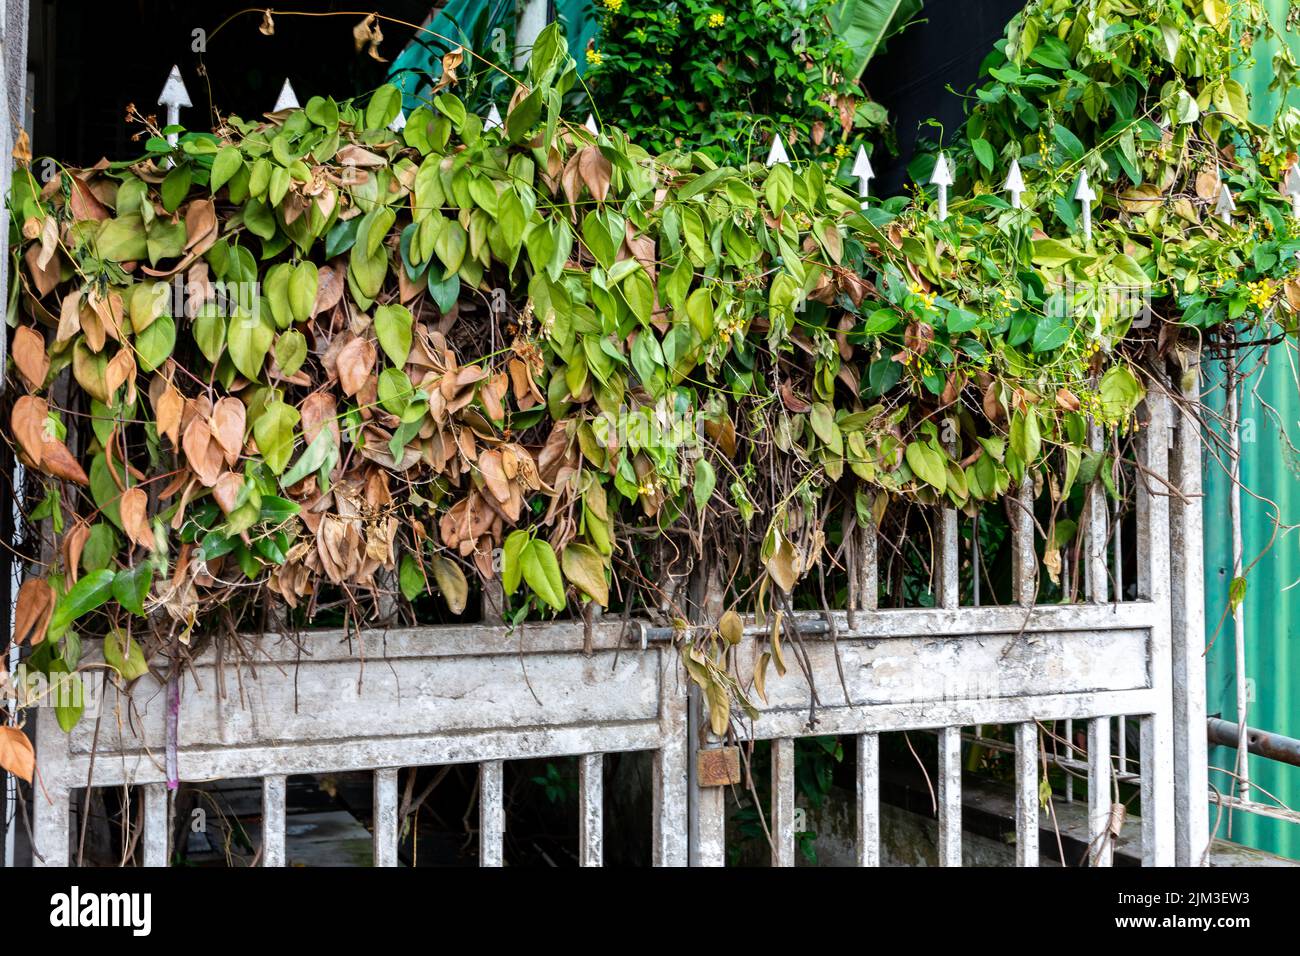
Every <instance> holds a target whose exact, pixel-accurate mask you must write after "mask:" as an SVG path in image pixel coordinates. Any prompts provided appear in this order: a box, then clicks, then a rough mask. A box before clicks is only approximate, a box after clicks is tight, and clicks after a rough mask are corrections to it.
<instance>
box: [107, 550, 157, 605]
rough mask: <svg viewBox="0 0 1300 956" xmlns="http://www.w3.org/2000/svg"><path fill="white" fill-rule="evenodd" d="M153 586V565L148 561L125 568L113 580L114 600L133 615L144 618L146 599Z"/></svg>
mask: <svg viewBox="0 0 1300 956" xmlns="http://www.w3.org/2000/svg"><path fill="white" fill-rule="evenodd" d="M152 584H153V565H151V564H149V563H148V562H147V561H145V562H141V563H140V564H137V565H136V566H135V567H134V568H124V569H123V570H121V571H118V572H117V574H116V575H115V576H114V578H113V600H115V601H117V603H118V604H120V605H122V607H124V608H126V609H127V610H128V611H130V612H131V613H132V614H139V615H140V616H141V617H143V616H144V602H145V598H147V597H148V596H149V588H150V586H151V585H152Z"/></svg>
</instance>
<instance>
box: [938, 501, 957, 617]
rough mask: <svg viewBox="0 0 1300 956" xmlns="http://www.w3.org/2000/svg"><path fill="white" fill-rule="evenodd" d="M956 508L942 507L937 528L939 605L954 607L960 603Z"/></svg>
mask: <svg viewBox="0 0 1300 956" xmlns="http://www.w3.org/2000/svg"><path fill="white" fill-rule="evenodd" d="M957 540H958V537H957V510H956V509H955V508H944V509H943V516H942V518H941V524H940V529H939V595H938V596H939V606H940V607H943V608H956V607H958V606H959V605H960V603H961V592H960V591H959V589H958V578H957V573H958V572H957V569H958V567H960V561H961V553H960V551H959V550H958V546H957Z"/></svg>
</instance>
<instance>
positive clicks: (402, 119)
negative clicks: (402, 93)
mask: <svg viewBox="0 0 1300 956" xmlns="http://www.w3.org/2000/svg"><path fill="white" fill-rule="evenodd" d="M388 128H389V129H390V130H392V131H393V132H394V133H400V132H401V131H402V130H404V129H406V110H404V109H402V108H401V107H398V110H397V115H396V116H394V117H393V121H392V122H391V123H389V124H388Z"/></svg>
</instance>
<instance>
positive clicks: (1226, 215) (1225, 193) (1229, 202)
mask: <svg viewBox="0 0 1300 956" xmlns="http://www.w3.org/2000/svg"><path fill="white" fill-rule="evenodd" d="M1236 208H1237V203H1236V202H1235V201H1234V200H1233V198H1232V190H1231V189H1229V188H1228V184H1227V183H1225V182H1223V181H1222V180H1220V181H1219V196H1218V198H1217V199H1215V200H1214V214H1215V215H1216V216H1218V217H1219V218H1220V219H1222V220H1223V222H1224V223H1225V224H1227V225H1229V226H1230V225H1232V213H1233V210H1235V209H1236Z"/></svg>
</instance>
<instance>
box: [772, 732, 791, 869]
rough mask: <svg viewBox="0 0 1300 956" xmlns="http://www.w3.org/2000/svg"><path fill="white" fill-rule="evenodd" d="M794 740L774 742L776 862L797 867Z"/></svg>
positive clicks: (773, 782) (774, 842)
mask: <svg viewBox="0 0 1300 956" xmlns="http://www.w3.org/2000/svg"><path fill="white" fill-rule="evenodd" d="M794 845H795V836H794V741H793V740H791V739H790V738H789V737H781V738H779V739H777V740H773V741H772V865H773V866H794Z"/></svg>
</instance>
